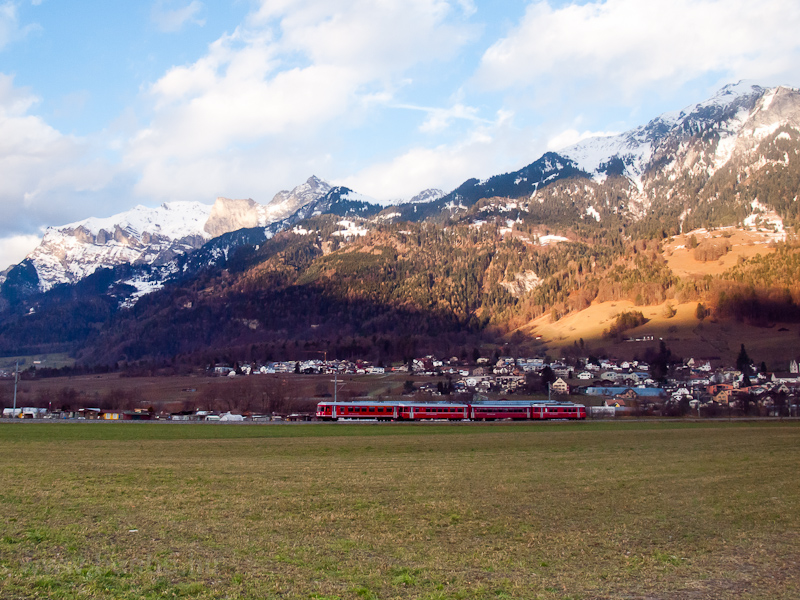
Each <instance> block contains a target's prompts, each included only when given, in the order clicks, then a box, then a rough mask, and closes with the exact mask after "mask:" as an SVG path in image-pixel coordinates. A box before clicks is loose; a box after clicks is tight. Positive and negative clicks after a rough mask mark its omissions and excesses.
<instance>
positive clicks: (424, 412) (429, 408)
mask: <svg viewBox="0 0 800 600" xmlns="http://www.w3.org/2000/svg"><path fill="white" fill-rule="evenodd" d="M399 418H400V419H401V420H406V421H433V420H442V419H446V420H448V421H462V420H464V419H467V418H469V405H468V404H458V403H455V404H449V403H446V402H437V403H425V402H407V403H402V404H401V405H400V416H399Z"/></svg>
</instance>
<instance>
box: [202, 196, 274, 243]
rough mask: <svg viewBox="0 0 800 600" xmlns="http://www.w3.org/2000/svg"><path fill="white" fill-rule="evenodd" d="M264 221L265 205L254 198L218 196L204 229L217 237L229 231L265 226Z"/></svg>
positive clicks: (213, 236)
mask: <svg viewBox="0 0 800 600" xmlns="http://www.w3.org/2000/svg"><path fill="white" fill-rule="evenodd" d="M264 221H265V218H264V207H263V206H261V205H260V204H258V203H257V202H255V201H254V200H250V199H249V198H248V199H246V200H231V199H230V198H217V201H216V202H215V203H214V206H212V207H211V213H210V214H209V216H208V221H206V224H205V226H204V227H203V230H204V231H205V232H206V233H207V234H208V235H209V237H212V238H215V237H217V236H220V235H222V234H223V233H228V232H229V231H236V230H238V229H244V228H246V227H247V228H249V227H259V226H264V225H265V224H266V223H265V222H264Z"/></svg>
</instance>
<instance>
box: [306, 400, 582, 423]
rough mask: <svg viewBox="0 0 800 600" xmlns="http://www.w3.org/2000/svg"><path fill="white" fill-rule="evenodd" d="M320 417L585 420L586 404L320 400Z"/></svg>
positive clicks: (400, 419) (424, 419) (329, 419)
mask: <svg viewBox="0 0 800 600" xmlns="http://www.w3.org/2000/svg"><path fill="white" fill-rule="evenodd" d="M317 418H318V419H321V420H323V421H336V420H338V419H376V420H378V421H433V420H448V421H464V420H469V421H499V420H505V419H510V420H513V421H529V420H539V419H585V418H586V407H585V406H583V405H582V404H573V403H571V402H535V401H534V402H509V401H503V400H499V401H497V402H480V403H474V404H461V403H449V402H413V401H412V402H402V401H401V402H370V401H357V402H320V403H319V404H317Z"/></svg>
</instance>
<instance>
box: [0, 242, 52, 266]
mask: <svg viewBox="0 0 800 600" xmlns="http://www.w3.org/2000/svg"><path fill="white" fill-rule="evenodd" d="M41 239H42V238H41V236H40V235H14V236H10V237H7V238H0V271H3V270H5V269H6V267H9V266H11V265H15V264H17V263H19V262H21V261H22V260H23V259H24V258H25V257H26V256H27V255H28V254H30V253H31V252H33V250H34V248H36V246H38V245H39V242H40V241H41Z"/></svg>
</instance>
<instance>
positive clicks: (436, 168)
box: [335, 111, 544, 200]
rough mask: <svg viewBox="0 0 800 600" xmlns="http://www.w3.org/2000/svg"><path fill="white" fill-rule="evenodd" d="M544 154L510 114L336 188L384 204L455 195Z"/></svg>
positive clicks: (367, 171) (380, 165) (362, 173)
mask: <svg viewBox="0 0 800 600" xmlns="http://www.w3.org/2000/svg"><path fill="white" fill-rule="evenodd" d="M543 150H544V148H543V147H541V146H540V145H539V144H538V142H536V140H535V139H533V138H532V136H531V135H530V132H529V131H524V130H519V129H517V128H515V127H514V124H513V115H512V114H511V113H508V112H506V111H499V112H498V114H497V115H496V119H495V120H494V121H493V122H491V123H489V124H482V123H476V126H475V127H473V129H471V130H470V131H469V132H468V133H467V134H466V135H464V136H463V137H462V138H461V139H460V140H458V141H456V142H455V143H453V144H449V145H439V146H436V147H432V148H426V147H415V148H411V149H410V150H408V151H406V152H404V153H403V154H401V155H399V156H397V157H395V158H393V159H391V160H388V161H385V162H382V163H377V164H373V165H370V166H369V167H367V168H365V169H363V170H361V171H359V172H358V173H356V174H354V175H352V176H349V177H346V178H343V179H342V180H340V181H335V183H337V184H340V185H346V186H347V187H350V188H352V189H355V190H358V191H359V192H362V193H364V194H367V195H368V196H372V197H374V198H377V199H380V200H397V199H401V200H408V199H410V198H411V197H413V196H414V195H416V194H417V193H419V192H420V191H422V190H423V189H426V188H442V189H444V190H445V191H450V190H453V189H455V188H456V187H458V186H459V185H461V184H462V183H463V182H464V181H466V180H467V179H469V178H472V177H489V176H491V175H496V174H497V173H502V172H506V171H509V170H511V169H513V168H520V167H522V166H524V165H525V164H528V163H529V162H531V161H532V160H533V158H531V157H538V156H539V155H540V154H541V152H542V151H543ZM510 166H511V167H510ZM387 190H391V191H392V194H393V195H391V196H387V193H386V191H387Z"/></svg>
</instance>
